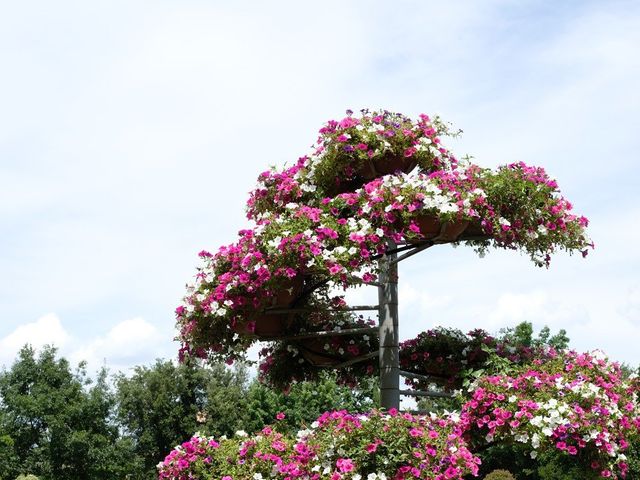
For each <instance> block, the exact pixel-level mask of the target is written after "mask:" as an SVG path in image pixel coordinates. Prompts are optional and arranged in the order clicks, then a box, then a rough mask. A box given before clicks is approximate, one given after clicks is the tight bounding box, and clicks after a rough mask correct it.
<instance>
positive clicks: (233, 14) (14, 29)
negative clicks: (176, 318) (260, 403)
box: [0, 0, 640, 369]
mask: <svg viewBox="0 0 640 480" xmlns="http://www.w3.org/2000/svg"><path fill="white" fill-rule="evenodd" d="M639 49H640V6H639V4H638V3H637V2H635V1H608V2H595V1H593V2H589V1H584V2H580V1H567V2H554V1H546V2H545V1H543V2H541V1H497V0H496V1H493V0H487V1H456V2H432V1H424V2H422V1H413V2H412V1H398V2H381V1H380V2H378V1H373V2H371V1H366V2H365V1H353V2H340V1H325V2H293V1H291V2H286V1H272V2H249V1H244V2H234V3H233V4H232V3H230V2H213V1H211V2H204V1H195V0H192V1H188V0H185V1H181V2H168V1H165V2H158V1H154V2H151V1H148V2H145V1H126V2H125V1H112V2H71V1H60V2H56V3H55V5H53V4H52V3H51V2H1V3H0V68H1V69H2V72H3V73H2V75H0V182H1V189H0V272H1V275H0V304H1V305H2V313H1V314H0V365H2V364H5V365H8V364H10V363H11V361H12V359H13V358H14V355H15V352H16V350H17V349H18V348H19V346H20V345H22V344H23V343H24V342H27V341H30V342H32V343H33V344H35V345H42V344H44V343H48V342H53V343H55V344H56V345H58V346H59V347H60V349H61V351H62V353H64V354H65V355H67V356H68V357H70V358H71V359H72V360H74V361H78V360H81V359H86V360H88V361H89V362H90V364H91V365H94V366H97V365H100V364H102V363H103V362H105V361H106V363H107V364H108V365H109V366H111V367H112V368H113V369H127V368H129V367H130V366H131V365H134V364H139V363H147V362H150V361H152V360H153V359H154V358H156V357H173V356H175V352H176V350H177V347H176V345H175V344H174V343H173V342H172V337H173V335H174V332H173V309H174V308H175V305H177V304H178V303H179V300H180V298H181V296H182V294H183V288H184V284H185V283H186V282H188V281H189V280H190V278H191V276H192V275H193V274H194V271H195V265H196V264H197V258H196V254H197V252H198V251H200V250H201V249H203V248H206V249H210V250H215V249H216V248H217V247H218V246H219V245H221V244H223V243H229V242H231V241H233V240H234V238H235V233H236V232H237V230H239V229H241V228H243V227H244V226H245V225H246V222H245V220H244V212H243V208H244V202H245V200H246V197H247V192H248V191H249V190H250V189H251V188H252V186H253V184H254V182H255V179H256V177H257V175H258V174H259V173H260V172H261V171H263V170H265V169H266V168H267V167H268V166H269V165H271V164H277V165H282V164H284V163H285V162H289V163H291V162H293V161H294V160H295V159H296V158H297V157H299V156H300V155H303V154H305V153H307V152H308V150H309V146H310V145H311V144H312V143H313V141H314V140H315V136H316V135H315V132H316V131H317V129H318V128H319V127H320V126H321V125H322V123H323V122H324V121H326V120H328V119H330V118H336V117H339V116H341V115H342V114H343V113H344V111H345V110H346V109H347V108H352V109H354V110H357V109H359V108H362V107H371V108H376V107H382V108H386V109H389V110H397V111H401V112H403V113H406V114H409V115H417V114H418V113H421V112H424V113H428V114H433V113H439V114H440V115H442V116H443V117H444V118H445V119H446V120H449V121H451V122H453V123H454V125H455V126H456V127H459V128H462V129H463V130H464V136H463V137H462V138H461V139H459V140H455V141H451V142H449V144H448V145H449V146H450V147H451V148H452V149H453V150H454V152H456V153H457V154H458V155H462V154H465V153H468V154H471V155H473V156H474V157H475V159H476V162H477V163H479V164H481V165H486V166H495V165H499V164H502V163H508V162H511V161H518V160H523V161H525V162H527V163H530V164H533V165H541V166H544V167H545V168H547V170H548V171H549V173H550V174H551V175H553V176H554V177H556V178H557V179H558V182H559V184H560V187H561V188H562V190H563V192H564V193H565V195H566V197H567V198H569V199H570V200H571V201H572V202H573V203H574V205H575V209H576V211H577V212H578V213H580V214H584V215H586V216H587V217H589V218H590V219H591V222H592V223H591V236H592V237H593V239H594V241H595V243H596V246H597V248H596V250H595V251H594V252H593V254H592V255H591V256H590V258H588V259H587V260H582V259H581V258H578V257H566V256H562V255H558V256H557V257H556V258H555V259H554V261H553V262H552V266H551V268H550V269H549V270H540V269H537V268H536V267H534V266H533V265H532V264H530V263H529V262H528V260H526V258H524V257H521V256H519V255H518V254H515V253H513V252H492V253H490V254H489V255H488V256H487V257H486V258H483V259H479V258H477V257H476V256H475V255H474V254H473V253H472V252H471V251H469V250H468V249H464V248H458V249H452V248H450V247H440V248H438V249H435V248H434V249H431V250H430V251H428V252H425V253H423V254H421V255H420V256H418V257H414V258H412V259H411V260H409V261H407V263H406V264H403V265H402V267H401V272H400V273H401V315H402V317H401V329H402V336H403V337H404V338H408V337H410V336H413V335H414V334H415V333H417V332H419V331H420V330H423V329H427V328H431V327H433V326H434V325H447V326H453V327H458V328H462V329H465V330H466V329H471V328H475V327H482V328H485V329H487V330H489V331H496V330H497V329H499V328H501V327H504V326H508V325H514V324H515V323H517V322H520V321H523V320H529V321H532V322H534V324H535V325H536V326H537V327H541V326H543V325H545V324H547V325H549V326H550V327H551V328H552V329H553V330H557V329H559V328H566V329H567V330H568V332H569V336H570V337H571V338H572V344H573V345H574V346H575V347H576V348H578V349H581V350H587V349H593V348H602V349H604V350H605V351H607V352H608V353H609V354H610V355H611V357H613V358H615V359H618V360H624V361H626V362H629V363H633V364H639V363H640V355H639V354H638V352H637V347H636V344H637V338H640V280H639V276H638V274H637V272H638V271H640V256H639V254H638V252H637V249H636V248H635V246H634V241H635V239H636V238H638V237H640V229H639V227H638V223H639V222H638V219H640V194H639V193H638V188H637V187H638V180H637V176H636V175H635V169H636V168H637V166H638V159H637V155H638V154H637V152H638V151H639V150H640V140H639V139H640V136H639V135H638V130H639V128H638V127H640V122H639V121H638V112H639V111H640V98H639V96H640V95H639V93H638V88H637V87H638V85H640V57H639V56H638V54H637V51H638V50H639ZM368 295H370V293H366V292H355V293H354V294H353V295H352V298H353V299H354V301H355V300H360V299H364V298H365V297H367V296H368Z"/></svg>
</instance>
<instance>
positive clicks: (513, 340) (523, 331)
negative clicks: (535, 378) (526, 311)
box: [499, 322, 570, 350]
mask: <svg viewBox="0 0 640 480" xmlns="http://www.w3.org/2000/svg"><path fill="white" fill-rule="evenodd" d="M500 334H501V336H500V337H499V338H500V340H503V341H507V342H509V343H510V344H511V345H513V346H516V347H517V346H523V347H532V348H536V347H538V348H539V347H545V346H546V347H552V348H555V349H556V350H564V349H566V348H567V347H568V346H569V341H570V339H569V337H568V336H567V331H566V330H565V329H560V330H559V331H558V333H556V334H555V335H551V330H550V329H549V327H548V326H546V325H545V326H544V327H542V328H541V329H540V332H538V337H537V338H534V336H533V324H532V323H531V322H521V323H519V324H518V325H516V326H515V327H509V328H503V329H502V330H500Z"/></svg>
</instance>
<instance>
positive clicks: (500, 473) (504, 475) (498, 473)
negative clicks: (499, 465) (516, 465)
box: [484, 470, 515, 480]
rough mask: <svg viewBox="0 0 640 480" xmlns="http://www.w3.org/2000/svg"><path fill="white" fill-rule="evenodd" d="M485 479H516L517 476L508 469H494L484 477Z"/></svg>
mask: <svg viewBox="0 0 640 480" xmlns="http://www.w3.org/2000/svg"><path fill="white" fill-rule="evenodd" d="M484 480H515V478H514V476H513V475H512V474H511V472H509V471H508V470H494V471H493V472H491V473H490V474H489V475H487V476H486V477H484Z"/></svg>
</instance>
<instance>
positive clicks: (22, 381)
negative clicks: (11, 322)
mask: <svg viewBox="0 0 640 480" xmlns="http://www.w3.org/2000/svg"><path fill="white" fill-rule="evenodd" d="M56 353H57V352H56V349H55V348H53V347H45V348H44V349H43V350H42V351H41V352H40V354H39V356H37V357H36V354H35V352H34V350H33V349H32V348H31V347H24V348H23V349H22V350H21V351H20V352H19V354H18V359H17V360H16V362H15V363H14V364H13V366H12V367H11V369H9V370H8V371H5V372H2V373H1V374H0V396H1V398H2V403H1V404H0V412H1V413H2V415H1V417H2V431H3V434H4V435H3V438H5V442H4V443H5V445H10V446H11V447H12V448H11V449H10V452H12V453H9V456H10V458H11V457H12V464H11V465H10V466H9V468H6V466H3V467H2V468H4V469H5V472H3V475H4V476H6V477H7V478H13V477H15V476H17V475H18V474H21V473H22V474H26V473H27V472H33V473H35V474H37V475H38V476H39V477H41V478H42V479H43V480H52V479H55V480H67V479H69V480H78V479H111V478H116V477H117V476H118V475H120V474H122V473H123V467H122V464H121V458H122V451H121V444H120V443H119V442H118V430H117V427H116V426H115V425H114V424H113V423H112V422H111V421H110V420H111V419H110V412H111V410H112V408H113V406H114V398H113V396H112V395H111V393H110V391H109V388H108V385H107V383H106V375H107V374H106V371H102V372H101V373H100V374H99V376H98V378H97V381H96V382H95V384H93V385H91V381H90V380H89V379H88V377H87V374H86V371H85V370H84V366H83V365H82V364H81V365H80V366H79V367H78V369H77V371H76V372H75V373H73V372H72V371H71V368H70V365H69V363H68V362H67V361H66V360H65V359H58V358H56ZM7 437H8V438H10V441H7V440H6V438H7ZM4 457H5V454H2V457H0V458H2V459H3V460H2V461H3V462H4Z"/></svg>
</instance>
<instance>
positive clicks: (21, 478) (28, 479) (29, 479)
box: [16, 474, 39, 480]
mask: <svg viewBox="0 0 640 480" xmlns="http://www.w3.org/2000/svg"><path fill="white" fill-rule="evenodd" d="M16 480H39V479H38V477H36V476H35V475H31V474H29V475H18V478H16Z"/></svg>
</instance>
